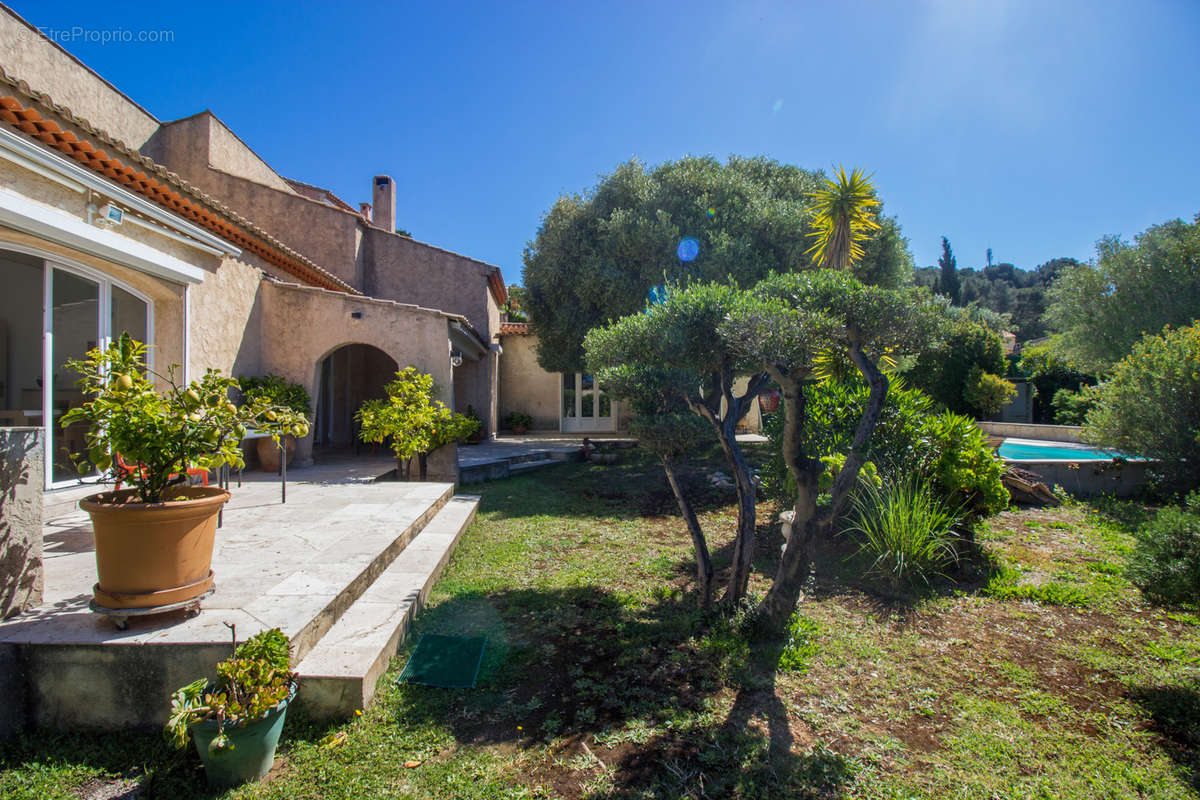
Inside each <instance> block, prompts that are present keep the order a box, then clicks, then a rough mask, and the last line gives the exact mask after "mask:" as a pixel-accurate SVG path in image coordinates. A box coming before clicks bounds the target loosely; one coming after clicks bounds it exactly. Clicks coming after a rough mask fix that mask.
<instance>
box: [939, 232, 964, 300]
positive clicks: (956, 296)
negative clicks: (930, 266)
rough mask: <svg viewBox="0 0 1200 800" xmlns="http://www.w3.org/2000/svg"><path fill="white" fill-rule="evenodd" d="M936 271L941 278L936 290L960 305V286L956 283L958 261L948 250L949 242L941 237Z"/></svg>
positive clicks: (952, 252)
mask: <svg viewBox="0 0 1200 800" xmlns="http://www.w3.org/2000/svg"><path fill="white" fill-rule="evenodd" d="M938 269H940V270H941V277H940V278H939V279H938V286H937V290H938V292H939V293H941V294H944V295H946V297H949V298H950V302H951V303H953V304H954V305H956V306H961V305H962V284H960V283H959V281H958V261H957V260H956V259H955V258H954V251H953V250H951V249H950V240H949V239H947V238H946V237H945V236H943V237H942V257H941V258H939V259H938Z"/></svg>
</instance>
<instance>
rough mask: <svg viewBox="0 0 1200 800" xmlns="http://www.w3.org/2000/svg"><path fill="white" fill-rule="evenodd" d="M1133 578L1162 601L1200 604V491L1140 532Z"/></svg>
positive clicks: (1162, 512)
mask: <svg viewBox="0 0 1200 800" xmlns="http://www.w3.org/2000/svg"><path fill="white" fill-rule="evenodd" d="M1128 575H1129V579H1130V580H1131V581H1133V583H1134V584H1135V585H1137V586H1138V587H1139V588H1141V590H1142V591H1143V592H1145V593H1146V595H1147V596H1148V597H1150V598H1152V599H1154V600H1156V601H1158V602H1162V603H1170V604H1177V605H1184V604H1190V605H1200V491H1195V492H1192V493H1191V494H1190V495H1188V497H1187V500H1186V501H1185V503H1184V505H1183V507H1182V508H1180V507H1178V506H1167V507H1166V508H1163V509H1160V510H1159V512H1158V514H1157V515H1156V516H1155V517H1154V519H1153V520H1151V521H1150V522H1148V523H1146V524H1145V525H1143V526H1142V527H1141V528H1140V529H1139V530H1138V531H1137V546H1136V548H1135V549H1134V552H1133V556H1132V557H1131V558H1130V561H1129V571H1128Z"/></svg>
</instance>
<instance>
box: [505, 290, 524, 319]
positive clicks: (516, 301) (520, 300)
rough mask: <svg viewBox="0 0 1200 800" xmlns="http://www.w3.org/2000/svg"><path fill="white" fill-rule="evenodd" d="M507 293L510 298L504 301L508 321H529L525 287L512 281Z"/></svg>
mask: <svg viewBox="0 0 1200 800" xmlns="http://www.w3.org/2000/svg"><path fill="white" fill-rule="evenodd" d="M506 294H507V295H508V299H507V300H505V301H504V312H505V313H506V314H507V315H508V321H509V322H528V321H529V316H528V315H527V314H526V313H525V287H524V286H521V285H520V284H516V283H510V284H509V285H508V287H507V290H506Z"/></svg>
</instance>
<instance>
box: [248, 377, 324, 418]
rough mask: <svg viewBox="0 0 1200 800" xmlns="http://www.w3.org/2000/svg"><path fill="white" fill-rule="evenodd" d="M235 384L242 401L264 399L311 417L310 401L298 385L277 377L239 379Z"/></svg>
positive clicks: (302, 388)
mask: <svg viewBox="0 0 1200 800" xmlns="http://www.w3.org/2000/svg"><path fill="white" fill-rule="evenodd" d="M237 382H238V387H239V388H240V389H241V390H242V398H243V400H244V401H251V400H253V399H254V398H257V397H265V398H266V399H267V400H269V401H270V402H271V404H272V405H276V406H283V407H284V408H287V409H290V410H292V411H294V412H296V413H297V414H301V415H303V416H305V417H311V416H312V399H311V398H309V396H308V391H307V390H306V389H305V388H304V387H303V386H301V385H300V384H298V383H291V382H289V381H287V380H286V379H284V378H281V377H280V376H278V375H264V376H261V377H260V376H252V377H241V378H238V379H237Z"/></svg>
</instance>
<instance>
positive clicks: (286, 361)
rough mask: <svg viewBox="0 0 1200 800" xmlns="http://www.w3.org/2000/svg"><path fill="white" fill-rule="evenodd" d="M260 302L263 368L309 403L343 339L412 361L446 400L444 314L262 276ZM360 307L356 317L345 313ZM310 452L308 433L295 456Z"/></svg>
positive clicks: (447, 365) (447, 373) (397, 359)
mask: <svg viewBox="0 0 1200 800" xmlns="http://www.w3.org/2000/svg"><path fill="white" fill-rule="evenodd" d="M260 298H261V304H262V337H261V339H262V356H261V358H262V361H261V368H262V371H263V372H271V373H274V374H276V375H281V376H283V377H284V378H286V379H288V380H289V381H292V382H294V383H298V384H300V385H301V386H304V387H305V389H307V390H308V393H309V396H311V397H312V398H313V401H314V403H315V402H316V400H317V397H318V384H319V381H320V370H321V361H322V359H324V358H325V357H326V356H327V355H329V354H330V353H332V352H334V351H335V350H337V349H338V348H340V347H342V346H344V345H347V344H367V345H371V346H373V347H377V348H379V349H380V350H382V351H383V352H385V353H387V354H388V355H389V356H391V358H392V359H393V360H394V361H395V362H396V363H397V364H398V365H399V366H400V367H401V368H403V367H407V366H414V367H416V368H417V369H419V370H421V371H422V372H425V373H428V374H430V375H432V376H433V380H434V382H435V383H436V384H437V385H438V387H439V390H440V395H439V399H440V400H441V401H442V402H444V403H446V404H447V405H449V404H450V391H451V389H450V386H451V376H450V358H449V353H448V351H447V347H446V342H447V339H448V335H449V334H448V328H447V319H446V317H445V316H444V315H442V314H439V313H436V312H433V311H423V310H416V309H406V308H399V307H397V306H394V305H392V304H390V303H380V302H374V301H371V300H369V299H365V298H358V297H354V296H353V295H346V294H338V293H336V292H327V291H322V290H319V289H309V288H301V287H295V286H291V285H281V284H276V283H270V282H264V283H263V284H262V287H261V290H260ZM353 312H360V313H361V314H362V316H361V318H360V319H354V318H353V317H352V316H351V314H352V313H353ZM311 457H312V434H309V436H307V437H305V439H304V440H303V441H301V442H298V443H297V447H296V459H297V461H299V462H300V463H304V462H305V461H307V460H308V459H309V458H311Z"/></svg>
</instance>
